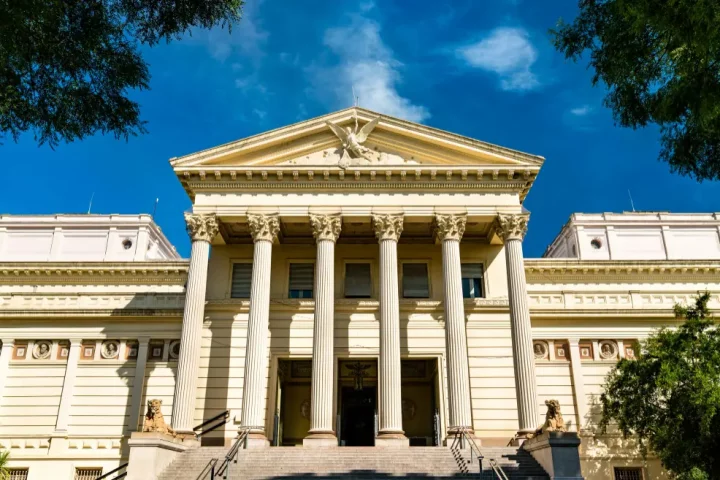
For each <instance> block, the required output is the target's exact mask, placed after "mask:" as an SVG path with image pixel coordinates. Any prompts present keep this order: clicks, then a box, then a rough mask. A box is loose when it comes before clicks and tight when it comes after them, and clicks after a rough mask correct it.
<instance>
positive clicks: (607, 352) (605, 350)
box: [600, 340, 618, 360]
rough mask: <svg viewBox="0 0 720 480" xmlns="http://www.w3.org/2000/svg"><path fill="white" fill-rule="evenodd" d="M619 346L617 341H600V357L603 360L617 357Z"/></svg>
mask: <svg viewBox="0 0 720 480" xmlns="http://www.w3.org/2000/svg"><path fill="white" fill-rule="evenodd" d="M617 354H618V347H617V344H616V343H615V342H611V341H610V340H604V341H601V342H600V358H602V359H603V360H611V359H614V358H617Z"/></svg>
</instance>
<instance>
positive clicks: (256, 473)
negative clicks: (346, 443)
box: [160, 447, 549, 480]
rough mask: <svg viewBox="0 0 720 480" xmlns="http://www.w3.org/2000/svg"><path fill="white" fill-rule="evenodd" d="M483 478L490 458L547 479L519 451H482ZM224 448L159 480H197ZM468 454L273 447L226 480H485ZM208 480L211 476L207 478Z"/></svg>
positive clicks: (188, 456)
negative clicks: (398, 479) (456, 479)
mask: <svg viewBox="0 0 720 480" xmlns="http://www.w3.org/2000/svg"><path fill="white" fill-rule="evenodd" d="M481 450H482V453H483V455H484V456H485V458H486V460H484V461H483V475H482V478H485V479H487V480H491V479H492V480H495V479H496V478H497V477H496V476H495V474H494V473H493V472H492V469H491V468H490V465H489V463H488V459H490V458H494V459H495V460H496V461H497V462H498V464H499V465H500V466H501V467H502V468H503V471H504V472H505V474H506V475H507V476H508V478H510V479H512V480H516V479H517V480H520V479H523V480H541V479H542V480H548V479H549V477H548V475H547V474H546V473H545V471H544V470H543V469H542V467H541V466H540V465H539V464H538V463H537V462H536V461H535V459H533V458H532V456H531V455H530V454H529V453H527V452H524V451H523V450H518V449H517V448H497V447H490V448H482V449H481ZM226 453H227V449H226V448H221V447H202V448H198V449H196V450H191V451H189V452H186V453H184V454H183V455H182V456H181V457H180V458H178V459H177V460H175V461H174V462H173V463H172V464H171V465H170V466H169V467H168V468H167V470H166V471H165V472H163V474H162V475H161V476H160V480H181V479H182V480H195V479H197V477H198V475H199V474H200V472H201V471H202V470H203V468H204V467H205V466H206V465H207V464H208V462H209V461H210V460H211V459H213V458H218V459H219V462H218V465H219V464H220V463H222V460H223V458H224V457H225V454H226ZM469 459H470V450H459V449H450V448H448V447H412V448H402V449H401V448H372V447H342V448H332V447H331V448H322V449H308V448H292V447H274V448H266V449H256V450H240V453H239V456H238V462H237V464H231V467H230V474H229V476H228V479H231V480H240V479H243V480H245V479H247V480H256V479H257V480H259V479H290V478H308V479H310V478H313V479H315V480H329V479H349V478H391V477H404V478H411V479H421V478H422V479H428V478H436V479H442V478H454V477H466V478H481V476H480V472H479V467H478V463H477V461H475V463H474V464H472V465H470V464H469V463H468V462H469ZM206 478H208V479H209V475H208V477H206Z"/></svg>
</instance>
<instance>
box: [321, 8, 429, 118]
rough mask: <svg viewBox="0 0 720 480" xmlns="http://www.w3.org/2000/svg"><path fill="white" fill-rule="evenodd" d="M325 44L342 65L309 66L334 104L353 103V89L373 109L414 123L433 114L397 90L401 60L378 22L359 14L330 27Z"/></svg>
mask: <svg viewBox="0 0 720 480" xmlns="http://www.w3.org/2000/svg"><path fill="white" fill-rule="evenodd" d="M324 43H325V45H326V46H327V47H328V48H329V49H330V50H331V51H332V52H333V53H334V54H335V55H336V56H337V57H338V59H339V64H338V65H337V66H335V67H331V68H311V69H310V73H311V74H312V77H313V81H314V83H315V84H316V85H315V86H316V90H317V94H318V95H322V96H325V97H327V95H328V92H331V94H332V95H333V96H334V99H333V100H334V102H333V103H334V104H335V106H336V107H341V108H342V107H348V106H350V105H352V101H353V99H352V91H353V89H354V90H355V95H357V96H358V97H359V98H360V106H362V107H365V108H368V109H370V110H375V111H378V112H381V113H385V114H387V115H392V116H395V117H401V118H405V119H407V120H410V121H414V122H421V121H423V120H425V119H427V118H429V117H430V112H429V111H428V110H427V108H425V107H423V106H421V105H415V104H413V103H412V102H411V101H410V100H409V99H407V98H404V97H402V96H400V94H399V93H398V90H397V86H398V84H400V83H401V82H402V75H401V67H402V63H400V62H399V61H398V60H396V59H395V57H394V55H393V52H392V51H391V50H390V49H389V48H388V47H387V46H386V45H385V43H384V42H383V40H382V38H381V36H380V26H379V25H378V24H377V23H376V22H374V21H372V20H369V19H367V18H364V17H356V18H355V19H354V20H353V21H352V23H351V24H350V25H348V26H344V27H336V28H330V29H328V30H327V31H326V32H325V37H324Z"/></svg>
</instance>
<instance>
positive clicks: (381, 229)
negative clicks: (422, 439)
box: [373, 215, 407, 441]
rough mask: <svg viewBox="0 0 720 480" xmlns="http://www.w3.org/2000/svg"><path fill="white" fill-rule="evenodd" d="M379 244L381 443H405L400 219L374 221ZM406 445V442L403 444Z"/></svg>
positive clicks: (377, 218) (378, 219)
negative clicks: (392, 440) (390, 440)
mask: <svg viewBox="0 0 720 480" xmlns="http://www.w3.org/2000/svg"><path fill="white" fill-rule="evenodd" d="M373 224H374V227H375V235H376V236H377V238H378V242H379V243H380V361H379V369H378V386H379V390H378V399H379V409H378V413H379V425H378V427H379V428H378V434H379V440H380V441H383V437H388V436H390V437H393V438H399V439H401V440H404V439H405V437H404V435H403V433H404V432H403V427H402V395H401V377H400V296H399V292H398V261H397V244H398V239H399V238H400V234H401V233H402V229H403V218H402V216H399V215H376V216H374V217H373ZM404 441H407V440H404Z"/></svg>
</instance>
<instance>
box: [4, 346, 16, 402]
mask: <svg viewBox="0 0 720 480" xmlns="http://www.w3.org/2000/svg"><path fill="white" fill-rule="evenodd" d="M14 350H15V339H13V338H3V339H2V351H1V352H0V378H2V379H3V381H2V382H0V405H1V404H2V399H3V389H4V388H5V384H6V383H7V382H6V381H5V379H6V378H8V374H9V373H10V372H9V370H10V359H11V358H12V354H13V351H14Z"/></svg>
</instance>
